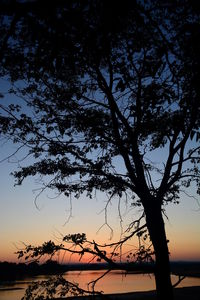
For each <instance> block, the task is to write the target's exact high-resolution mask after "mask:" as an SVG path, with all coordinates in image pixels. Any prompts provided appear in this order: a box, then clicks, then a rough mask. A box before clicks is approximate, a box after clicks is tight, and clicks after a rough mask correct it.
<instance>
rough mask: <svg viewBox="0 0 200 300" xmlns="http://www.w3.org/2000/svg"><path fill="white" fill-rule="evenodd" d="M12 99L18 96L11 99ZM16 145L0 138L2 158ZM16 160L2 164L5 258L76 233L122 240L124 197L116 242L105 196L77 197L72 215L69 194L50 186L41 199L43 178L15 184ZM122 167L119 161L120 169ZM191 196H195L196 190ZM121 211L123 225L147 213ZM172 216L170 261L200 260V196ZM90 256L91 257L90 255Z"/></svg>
mask: <svg viewBox="0 0 200 300" xmlns="http://www.w3.org/2000/svg"><path fill="white" fill-rule="evenodd" d="M0 83H3V85H2V86H4V92H5V91H6V90H7V88H8V86H7V85H6V82H5V81H4V82H3V81H2V82H0ZM1 91H3V89H1ZM5 94H6V93H5ZM6 100H7V101H8V98H7V99H6ZM11 100H13V99H9V101H11ZM16 147H17V146H16V145H13V144H11V143H10V142H6V141H5V140H4V139H2V138H1V137H0V161H1V160H3V159H4V158H5V157H7V156H9V154H11V153H13V152H15V150H16ZM162 153H163V152H159V151H157V152H156V153H155V156H154V157H153V160H154V161H156V163H158V164H159V163H160V162H162V161H163V160H165V158H163V157H162V155H163V154H162ZM18 158H19V157H18ZM150 158H151V157H150ZM11 161H12V162H11ZM13 161H14V158H12V159H11V160H10V162H8V161H7V160H4V161H3V162H1V163H0V178H1V180H0V191H1V194H0V246H1V247H0V261H5V260H6V261H18V260H17V255H16V254H15V252H16V251H18V250H19V249H21V248H22V247H23V243H25V244H32V245H41V244H42V243H43V242H44V241H48V240H54V241H55V242H59V243H60V241H61V238H62V236H63V235H67V234H72V233H79V232H80V233H86V234H87V237H88V239H89V240H95V241H98V242H100V243H106V242H107V243H110V242H114V241H117V240H118V239H119V237H120V232H121V227H120V218H119V213H118V199H113V201H112V202H111V203H110V205H109V206H108V212H107V216H108V224H109V225H110V226H111V227H112V229H113V233H114V234H113V238H112V240H110V237H111V231H110V228H109V227H108V226H106V225H104V226H103V227H102V225H103V224H104V222H105V211H104V208H105V205H106V203H107V197H106V195H105V194H103V193H97V195H96V197H93V199H87V197H86V195H82V196H81V197H80V198H79V199H76V198H72V199H71V202H72V217H71V218H70V219H69V216H70V207H71V205H70V199H69V198H67V197H65V196H59V197H58V196H57V195H56V193H55V192H51V191H47V190H45V191H44V192H43V193H42V194H41V195H40V196H39V197H38V198H37V199H36V196H37V194H38V193H39V190H38V188H39V187H40V182H39V183H38V182H37V180H36V179H35V178H28V179H26V180H25V181H24V182H23V184H22V185H21V186H14V184H15V180H14V177H13V176H11V175H10V173H11V172H13V171H15V170H17V168H18V164H17V163H13ZM120 167H121V164H120V162H119V169H120ZM189 194H190V195H193V194H195V193H194V190H193V188H191V189H190V191H189ZM198 200H199V201H198ZM121 215H122V217H123V223H122V225H123V228H124V229H126V228H127V226H128V224H129V223H130V222H132V221H133V220H135V219H136V218H137V217H138V216H140V215H141V211H140V208H132V209H131V208H130V206H126V205H125V204H123V201H122V203H121ZM166 215H167V217H168V218H165V224H166V232H167V238H168V239H169V241H170V242H169V250H170V259H171V260H190V261H195V260H199V261H200V199H197V200H196V199H194V198H192V197H188V196H186V194H181V199H180V204H178V205H174V204H169V205H168V206H167V207H166ZM68 219H69V220H68ZM100 228H101V230H99V229H100ZM137 245H138V241H137V240H133V241H130V245H129V248H128V249H131V247H133V249H135V248H136V247H137ZM125 250H126V249H125ZM56 259H57V260H58V261H59V262H63V261H64V262H74V261H77V259H78V258H77V257H74V256H73V257H68V256H67V255H65V256H64V257H63V255H60V256H58V257H57V258H56ZM87 260H88V257H86V258H85V261H87ZM83 261H84V260H83Z"/></svg>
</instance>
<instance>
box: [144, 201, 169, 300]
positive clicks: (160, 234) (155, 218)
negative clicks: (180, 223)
mask: <svg viewBox="0 0 200 300" xmlns="http://www.w3.org/2000/svg"><path fill="white" fill-rule="evenodd" d="M155 202H156V201H155ZM145 214H146V222H147V227H148V231H149V235H150V239H151V241H152V244H153V247H154V252H155V259H156V263H155V281H156V291H157V299H159V300H173V299H174V297H173V287H172V283H171V277H170V263H169V251H168V245H167V239H166V233H165V225H164V221H163V217H162V212H161V206H160V205H158V203H157V202H156V203H154V201H151V205H149V206H148V207H145Z"/></svg>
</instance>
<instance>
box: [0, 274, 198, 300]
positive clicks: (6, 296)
mask: <svg viewBox="0 0 200 300" xmlns="http://www.w3.org/2000/svg"><path fill="white" fill-rule="evenodd" d="M104 272H105V271H104V270H97V271H81V272H80V271H70V272H67V273H66V274H65V275H64V277H65V279H67V280H69V281H72V282H78V283H79V285H80V287H82V288H85V289H87V283H88V282H90V281H92V280H95V279H97V278H98V277H100V276H102V275H103V274H104ZM47 278H49V276H37V277H32V278H24V279H23V280H18V281H13V282H10V283H8V282H7V283H4V284H1V285H0V300H19V299H21V298H22V297H23V295H24V291H25V288H26V287H27V286H28V284H29V283H30V282H31V281H35V280H46V279H47ZM176 281H177V276H174V275H172V282H173V283H175V282H176ZM185 286H200V278H193V277H186V278H185V279H184V280H183V281H182V282H181V284H180V285H179V287H185ZM2 288H8V289H9V288H10V289H11V288H20V289H18V290H14V289H13V290H2ZM95 289H96V290H99V291H104V293H108V294H109V293H126V292H133V291H148V290H153V289H155V282H154V276H153V275H148V274H124V273H122V272H121V271H112V272H110V273H109V274H107V275H106V276H105V277H103V278H102V279H101V280H100V281H99V282H98V283H97V284H96V287H95Z"/></svg>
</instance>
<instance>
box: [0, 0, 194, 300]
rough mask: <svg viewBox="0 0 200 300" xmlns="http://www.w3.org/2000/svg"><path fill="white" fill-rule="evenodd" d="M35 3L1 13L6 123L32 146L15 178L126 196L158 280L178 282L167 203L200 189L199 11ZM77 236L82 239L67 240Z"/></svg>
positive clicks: (145, 4) (154, 5)
mask: <svg viewBox="0 0 200 300" xmlns="http://www.w3.org/2000/svg"><path fill="white" fill-rule="evenodd" d="M39 3H40V2H39V1H34V2H33V3H26V1H25V2H22V3H21V2H20V3H18V7H19V8H22V10H19V9H18V10H16V9H15V8H13V6H12V5H10V6H9V5H6V4H5V3H4V4H3V5H2V12H3V13H2V14H1V19H0V21H1V24H2V32H3V34H2V36H1V45H2V47H1V71H0V72H1V75H2V77H3V76H4V77H6V78H9V80H10V82H11V83H12V88H11V89H10V91H9V92H10V94H12V95H13V94H14V95H16V96H19V98H20V100H19V101H18V103H12V104H8V105H6V103H4V102H3V98H1V103H2V104H1V106H0V109H1V115H0V118H1V121H2V123H1V125H0V130H1V132H2V134H5V135H6V136H9V138H12V140H13V142H14V143H17V144H18V145H20V146H19V151H20V150H21V149H22V148H25V149H26V150H27V154H26V155H25V157H24V164H23V165H22V166H21V167H20V169H19V170H18V171H16V172H14V176H15V178H16V183H17V184H21V183H22V182H23V180H24V179H25V178H27V177H28V176H36V175H40V176H41V178H42V179H44V181H45V178H46V181H45V183H44V187H43V188H42V191H43V190H44V189H45V188H50V189H53V190H57V191H58V192H59V193H64V194H65V195H66V196H70V195H71V194H73V195H75V197H79V196H80V195H81V194H83V193H86V194H87V196H88V197H91V198H92V197H93V195H94V191H95V190H100V191H101V192H106V193H107V194H108V195H109V196H108V202H109V201H110V199H112V198H114V197H119V198H122V197H127V199H128V203H130V205H135V206H137V205H139V206H141V207H142V208H143V210H144V213H143V214H142V216H143V217H144V218H145V219H146V224H145V226H147V229H148V231H149V235H150V239H151V242H152V244H153V248H154V253H155V257H156V272H155V275H156V280H157V287H158V286H159V284H160V285H161V286H162V288H161V287H160V290H161V289H162V290H163V287H164V281H165V282H166V277H165V276H162V275H163V274H164V273H167V274H168V287H170V280H169V276H170V275H169V274H170V272H169V256H168V246H167V239H166V235H165V229H164V222H163V216H162V213H163V212H164V205H165V204H166V203H170V202H174V203H178V201H179V197H180V191H181V190H182V187H184V191H185V189H186V188H188V187H190V186H192V187H193V185H194V184H196V187H197V189H196V190H197V193H200V190H199V188H200V181H199V179H200V172H199V168H198V163H199V161H200V147H199V144H198V142H199V140H200V132H199V125H200V101H199V87H200V76H199V75H200V74H199V70H200V59H199V53H200V52H199V43H198V40H199V38H200V37H199V32H200V30H199V27H200V11H199V9H198V6H197V5H196V4H195V3H194V2H193V1H187V0H183V1H173V2H171V1H150V0H149V1H136V0H135V1H126V5H123V6H122V5H121V3H120V2H119V3H118V2H114V1H98V0H96V1H92V0H87V1H68V2H66V3H63V2H62V1H58V3H56V4H55V3H54V4H51V5H48V7H49V9H48V12H47V10H46V9H42V8H41V6H40V4H39ZM191 45H192V52H191V51H190V46H191ZM157 153H160V157H161V160H162V161H160V162H159V163H157V162H156V161H155V160H156V158H155V157H157ZM29 158H32V159H33V161H31V160H29ZM29 161H30V162H29ZM133 228H134V226H130V227H128V229H130V230H131V231H132V233H131V234H130V235H129V237H130V238H131V237H132V236H133V235H132V234H133V233H134V234H135V230H134V229H133ZM140 229H142V230H143V229H144V227H143V225H142V226H141V228H140ZM138 230H139V229H138ZM72 237H73V238H74V240H73V242H75V244H76V243H77V246H79V247H81V246H82V244H84V243H85V242H86V241H85V237H84V236H82V235H80V236H79V235H77V236H76V235H74V236H67V237H66V241H68V239H72ZM126 238H127V237H125V238H122V240H123V241H124V240H126V241H127V239H126ZM159 238H160V241H159ZM119 245H120V241H119ZM46 246H47V249H49V248H48V247H50V251H51V250H52V249H51V247H52V246H53V247H54V245H53V244H51V243H50V244H49V243H47V244H46ZM94 247H97V249H98V246H97V244H96V243H94ZM139 248H140V249H141V250H142V245H141V247H139ZM97 249H96V250H95V251H97V252H98V250H97ZM30 250H31V251H32V250H34V249H33V248H30ZM84 251H85V250H84ZM98 254H99V256H100V258H101V255H104V253H103V252H102V251H99V253H98ZM104 258H105V256H104ZM162 263H163V265H162ZM161 278H162V279H161ZM162 280H163V281H162ZM167 289H168V288H167ZM158 290H159V288H158ZM168 290H169V291H170V288H169V289H168ZM162 292H163V291H162ZM169 293H170V292H169ZM163 295H164V293H163ZM170 297H172V295H171V294H169V295H168V298H170Z"/></svg>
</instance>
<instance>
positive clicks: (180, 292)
mask: <svg viewBox="0 0 200 300" xmlns="http://www.w3.org/2000/svg"><path fill="white" fill-rule="evenodd" d="M174 296H175V297H174V299H175V300H188V299H189V300H200V286H192V287H181V288H175V289H174ZM61 299H70V300H92V299H93V300H102V299H105V300H106V299H108V300H123V299H125V300H146V299H147V300H155V299H156V292H155V291H145V292H130V293H122V294H120V293H118V294H103V295H102V296H99V295H95V296H78V297H68V298H59V300H61Z"/></svg>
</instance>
